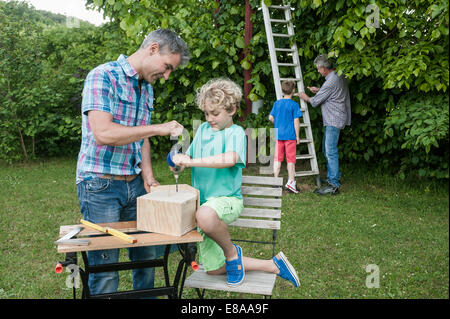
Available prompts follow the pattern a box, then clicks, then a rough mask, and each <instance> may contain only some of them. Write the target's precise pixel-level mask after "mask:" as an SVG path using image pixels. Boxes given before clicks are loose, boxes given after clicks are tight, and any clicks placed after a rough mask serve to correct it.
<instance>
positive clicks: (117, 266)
mask: <svg viewBox="0 0 450 319" xmlns="http://www.w3.org/2000/svg"><path fill="white" fill-rule="evenodd" d="M99 225H100V226H103V227H111V228H114V229H116V230H119V231H121V232H124V233H129V234H132V236H133V237H134V238H136V239H137V242H136V243H134V244H132V243H128V242H126V241H124V240H122V239H120V238H117V237H115V236H111V235H109V234H105V233H102V232H99V231H97V230H94V229H89V228H84V229H83V230H82V231H81V232H80V233H79V234H78V235H77V238H80V237H82V238H85V239H89V241H90V242H89V244H88V245H85V246H78V245H68V244H59V245H58V253H65V254H66V262H65V265H64V266H68V264H69V263H72V264H73V263H76V261H77V257H76V254H77V253H78V252H80V253H81V255H82V258H83V263H84V269H81V267H79V268H78V269H79V274H80V278H81V281H82V285H83V288H82V298H83V299H84V298H143V297H152V296H161V295H167V296H168V297H169V298H181V295H182V292H183V285H184V280H185V278H186V271H187V268H188V267H189V266H190V265H191V262H192V261H193V260H194V258H195V253H196V242H199V241H202V236H201V235H200V234H199V233H198V232H197V231H196V230H192V231H190V232H188V233H186V234H185V235H183V236H170V235H163V234H157V233H149V232H140V231H138V230H137V229H136V221H129V222H117V223H103V224H99ZM76 227H84V226H83V225H67V226H61V227H60V237H61V236H64V235H65V234H67V233H68V232H70V231H71V230H72V229H74V228H76ZM155 245H166V249H165V253H164V256H163V258H158V259H153V260H146V261H134V262H133V261H128V262H118V263H111V264H103V265H97V266H96V265H89V262H88V259H87V252H88V251H93V250H105V249H114V248H134V247H142V246H155ZM171 245H178V251H179V253H180V254H181V260H180V261H179V263H178V267H177V270H176V274H175V278H174V281H173V284H170V280H169V271H168V260H169V253H170V248H171ZM148 267H163V269H164V282H165V286H164V287H156V288H151V289H145V290H130V291H120V292H116V293H108V294H100V295H91V294H90V291H89V286H88V279H89V274H91V273H99V272H107V271H120V270H131V269H138V268H148ZM74 298H76V294H75V291H74Z"/></svg>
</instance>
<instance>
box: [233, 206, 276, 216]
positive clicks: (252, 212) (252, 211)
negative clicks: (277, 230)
mask: <svg viewBox="0 0 450 319" xmlns="http://www.w3.org/2000/svg"><path fill="white" fill-rule="evenodd" d="M240 217H261V218H277V219H280V218H281V210H279V209H266V208H246V207H244V209H243V210H242V213H241V215H240Z"/></svg>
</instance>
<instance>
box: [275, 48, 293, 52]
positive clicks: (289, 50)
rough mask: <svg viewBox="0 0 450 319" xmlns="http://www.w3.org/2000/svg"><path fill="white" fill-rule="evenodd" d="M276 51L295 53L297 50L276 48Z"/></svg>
mask: <svg viewBox="0 0 450 319" xmlns="http://www.w3.org/2000/svg"><path fill="white" fill-rule="evenodd" d="M275 51H283V52H294V51H295V50H293V49H288V48H275Z"/></svg>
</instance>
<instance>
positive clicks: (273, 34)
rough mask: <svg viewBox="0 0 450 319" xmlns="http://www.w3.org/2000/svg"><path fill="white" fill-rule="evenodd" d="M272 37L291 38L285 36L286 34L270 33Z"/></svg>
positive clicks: (289, 35)
mask: <svg viewBox="0 0 450 319" xmlns="http://www.w3.org/2000/svg"><path fill="white" fill-rule="evenodd" d="M272 36H274V37H278V38H290V37H292V35H291V34H286V33H272Z"/></svg>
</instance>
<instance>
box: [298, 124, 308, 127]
mask: <svg viewBox="0 0 450 319" xmlns="http://www.w3.org/2000/svg"><path fill="white" fill-rule="evenodd" d="M308 126H309V124H307V123H300V127H308Z"/></svg>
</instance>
